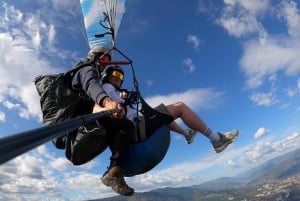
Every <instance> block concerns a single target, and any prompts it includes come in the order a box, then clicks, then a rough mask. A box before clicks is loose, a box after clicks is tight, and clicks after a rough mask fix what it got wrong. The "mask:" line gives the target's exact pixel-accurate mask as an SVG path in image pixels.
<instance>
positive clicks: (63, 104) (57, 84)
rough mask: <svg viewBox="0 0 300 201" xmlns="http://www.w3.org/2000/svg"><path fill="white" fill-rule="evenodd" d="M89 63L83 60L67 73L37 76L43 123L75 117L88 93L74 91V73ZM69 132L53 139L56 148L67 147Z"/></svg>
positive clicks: (36, 83) (36, 81)
mask: <svg viewBox="0 0 300 201" xmlns="http://www.w3.org/2000/svg"><path fill="white" fill-rule="evenodd" d="M88 65H91V64H89V63H85V62H82V61H81V62H79V63H77V64H76V65H74V66H73V68H72V69H71V70H69V71H67V72H65V73H59V74H51V75H40V76H38V77H36V78H35V80H34V84H35V86H36V89H37V92H38V94H39V96H40V105H41V110H42V113H43V123H44V124H45V125H46V126H48V125H52V124H55V123H58V122H63V121H67V120H69V119H71V118H73V114H74V112H75V111H76V109H77V108H78V106H79V104H80V102H81V99H82V98H84V97H86V95H85V93H84V92H83V91H74V90H73V89H72V87H71V79H72V74H74V73H75V72H76V71H77V70H79V69H80V68H82V67H84V66H88ZM82 93H83V94H84V95H82ZM80 94H81V95H80ZM67 134H68V133H66V135H64V136H62V137H58V138H54V139H53V140H52V142H53V144H54V146H55V147H56V148H58V149H65V143H66V137H67Z"/></svg>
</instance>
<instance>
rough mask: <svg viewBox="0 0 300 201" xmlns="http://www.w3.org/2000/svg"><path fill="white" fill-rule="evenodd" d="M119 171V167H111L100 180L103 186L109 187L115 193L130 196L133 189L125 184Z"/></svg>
mask: <svg viewBox="0 0 300 201" xmlns="http://www.w3.org/2000/svg"><path fill="white" fill-rule="evenodd" d="M121 170H122V169H121V168H120V167H118V166H113V167H111V168H110V169H109V170H108V171H107V173H105V174H104V175H103V177H101V178H100V179H101V181H102V183H103V184H104V185H106V186H110V187H111V188H112V189H113V190H114V191H115V192H116V193H118V194H120V195H124V196H131V195H133V194H134V189H133V188H130V187H129V186H128V185H127V184H126V182H125V179H124V177H123V176H122V174H121Z"/></svg>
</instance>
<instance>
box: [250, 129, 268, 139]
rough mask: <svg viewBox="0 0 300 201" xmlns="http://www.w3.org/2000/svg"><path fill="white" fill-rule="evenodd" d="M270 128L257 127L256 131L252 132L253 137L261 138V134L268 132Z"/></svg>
mask: <svg viewBox="0 0 300 201" xmlns="http://www.w3.org/2000/svg"><path fill="white" fill-rule="evenodd" d="M270 131H271V130H270V129H267V128H264V127H262V128H259V129H258V130H257V131H256V133H255V134H254V138H255V139H258V138H261V137H262V136H264V135H266V134H268V133H269V132H270Z"/></svg>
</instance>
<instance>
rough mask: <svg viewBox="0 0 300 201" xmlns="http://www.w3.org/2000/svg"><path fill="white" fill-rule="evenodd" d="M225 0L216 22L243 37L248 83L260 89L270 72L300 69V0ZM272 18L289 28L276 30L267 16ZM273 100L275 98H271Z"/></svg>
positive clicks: (243, 63) (243, 62)
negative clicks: (269, 24) (275, 0)
mask: <svg viewBox="0 0 300 201" xmlns="http://www.w3.org/2000/svg"><path fill="white" fill-rule="evenodd" d="M274 3H275V2H273V1H269V0H254V1H247V0H241V1H237V0H225V1H224V6H223V8H222V10H221V13H222V14H221V16H220V17H219V18H218V19H217V20H216V22H217V23H218V24H219V25H220V26H222V27H223V28H224V29H225V30H226V31H227V33H228V34H229V35H230V36H232V37H235V38H239V39H240V40H241V44H242V45H243V49H244V52H243V55H242V57H241V59H240V62H239V64H240V66H241V69H242V72H244V74H245V76H246V78H247V79H246V83H245V85H246V87H247V88H248V89H256V88H259V87H261V86H263V84H264V83H265V80H266V78H267V77H268V76H270V75H272V74H275V73H279V72H284V73H285V75H286V76H293V75H296V74H297V73H299V71H300V57H299V54H300V45H299V44H300V40H299V36H300V28H299V24H300V12H299V8H297V2H296V1H281V2H279V3H277V4H274ZM269 18H272V19H273V20H275V21H276V23H277V24H283V25H285V26H286V28H287V30H282V31H281V32H277V33H276V32H272V33H271V31H270V33H269V30H268V27H267V26H265V24H264V23H265V20H268V19H269ZM270 100H271V99H270Z"/></svg>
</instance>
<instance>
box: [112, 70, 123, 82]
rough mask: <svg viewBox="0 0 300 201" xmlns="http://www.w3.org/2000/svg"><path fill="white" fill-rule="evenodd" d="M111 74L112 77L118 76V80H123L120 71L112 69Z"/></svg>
mask: <svg viewBox="0 0 300 201" xmlns="http://www.w3.org/2000/svg"><path fill="white" fill-rule="evenodd" d="M111 75H112V76H114V77H117V78H119V79H120V80H123V78H124V75H123V73H121V72H120V71H117V70H114V71H113V72H112V73H111Z"/></svg>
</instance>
